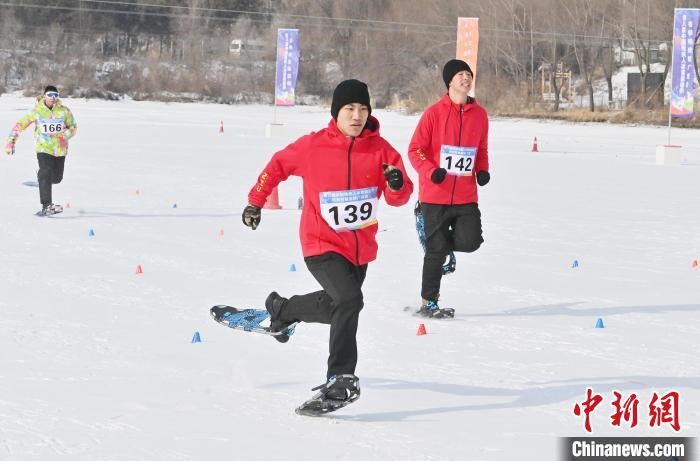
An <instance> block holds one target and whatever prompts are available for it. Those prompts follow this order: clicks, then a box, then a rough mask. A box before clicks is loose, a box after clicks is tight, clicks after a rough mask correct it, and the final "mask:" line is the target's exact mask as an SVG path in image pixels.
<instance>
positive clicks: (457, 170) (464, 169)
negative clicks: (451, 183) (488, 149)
mask: <svg viewBox="0 0 700 461" xmlns="http://www.w3.org/2000/svg"><path fill="white" fill-rule="evenodd" d="M475 160H476V147H466V146H448V145H445V144H443V145H442V146H440V168H444V169H446V170H447V174H451V175H455V176H471V175H472V170H473V169H474V161H475Z"/></svg>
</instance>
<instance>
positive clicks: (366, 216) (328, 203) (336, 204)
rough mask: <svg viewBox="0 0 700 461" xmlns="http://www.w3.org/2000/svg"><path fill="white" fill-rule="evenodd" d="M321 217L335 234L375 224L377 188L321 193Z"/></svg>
mask: <svg viewBox="0 0 700 461" xmlns="http://www.w3.org/2000/svg"><path fill="white" fill-rule="evenodd" d="M319 198H320V202H321V215H322V216H323V219H325V220H326V222H327V223H328V225H329V226H331V228H332V229H333V230H334V231H336V232H346V231H351V230H356V229H361V228H363V227H367V226H371V225H373V224H376V223H377V203H378V199H377V188H376V187H367V188H364V189H352V190H340V191H332V192H321V193H320V194H319Z"/></svg>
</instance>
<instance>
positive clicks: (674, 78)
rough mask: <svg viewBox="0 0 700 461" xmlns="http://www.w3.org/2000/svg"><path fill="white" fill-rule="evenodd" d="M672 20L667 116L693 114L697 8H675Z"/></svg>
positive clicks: (699, 13)
mask: <svg viewBox="0 0 700 461" xmlns="http://www.w3.org/2000/svg"><path fill="white" fill-rule="evenodd" d="M674 11H675V15H674V21H673V73H672V74H671V116H672V117H682V118H690V117H692V116H693V97H694V95H695V59H694V58H693V48H694V46H695V36H696V34H697V31H698V19H700V9H698V8H676V9H675V10H674Z"/></svg>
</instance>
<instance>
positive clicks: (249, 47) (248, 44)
mask: <svg viewBox="0 0 700 461" xmlns="http://www.w3.org/2000/svg"><path fill="white" fill-rule="evenodd" d="M271 46H272V45H270V47H271ZM267 48H268V44H267V43H266V42H264V41H259V40H241V39H239V38H234V39H233V40H231V43H230V44H229V46H228V52H229V53H230V54H232V55H241V54H244V53H258V54H262V53H264V52H265V51H266V50H267Z"/></svg>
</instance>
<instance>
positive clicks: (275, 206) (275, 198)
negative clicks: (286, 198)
mask: <svg viewBox="0 0 700 461" xmlns="http://www.w3.org/2000/svg"><path fill="white" fill-rule="evenodd" d="M263 208H266V209H268V210H281V209H282V207H281V206H280V197H279V193H278V192H277V188H276V187H275V188H274V189H272V193H271V194H270V196H269V197H267V200H266V201H265V206H263Z"/></svg>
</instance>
